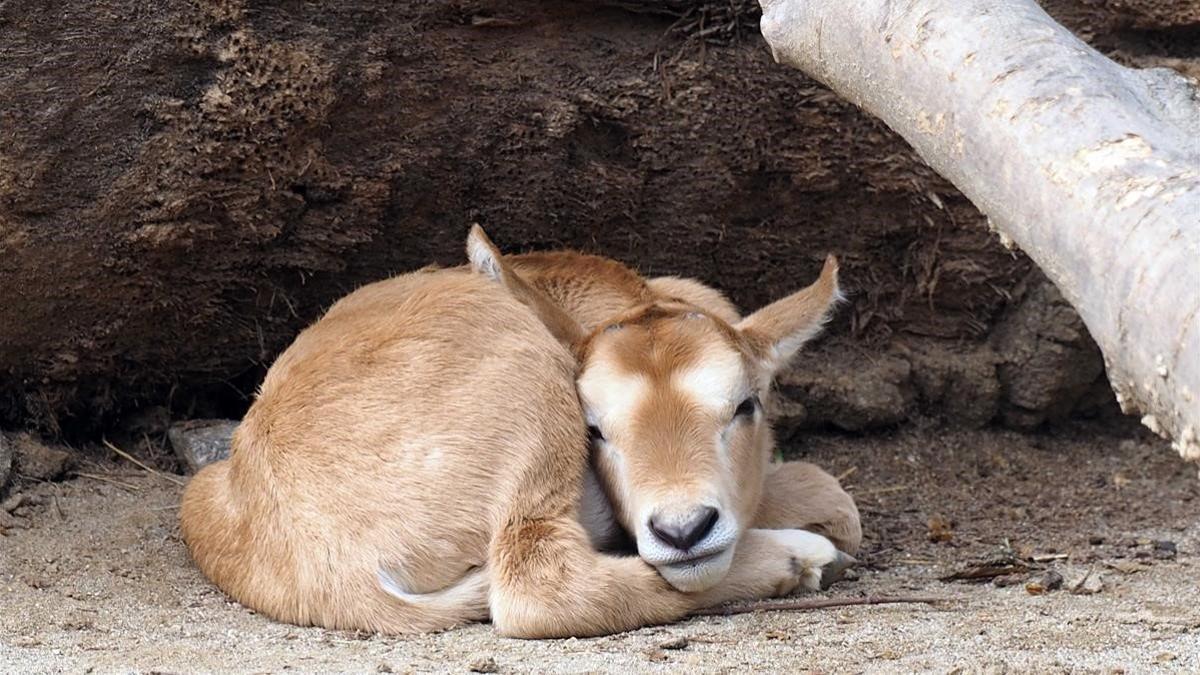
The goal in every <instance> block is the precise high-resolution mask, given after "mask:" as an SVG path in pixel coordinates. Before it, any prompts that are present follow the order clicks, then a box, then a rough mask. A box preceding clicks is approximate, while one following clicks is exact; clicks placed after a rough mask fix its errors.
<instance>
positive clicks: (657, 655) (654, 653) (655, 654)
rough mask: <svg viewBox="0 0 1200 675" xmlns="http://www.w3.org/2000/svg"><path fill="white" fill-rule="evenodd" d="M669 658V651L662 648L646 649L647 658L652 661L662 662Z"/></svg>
mask: <svg viewBox="0 0 1200 675" xmlns="http://www.w3.org/2000/svg"><path fill="white" fill-rule="evenodd" d="M668 658H669V657H668V656H667V653H666V652H664V651H663V650H661V649H650V650H647V651H646V660H647V661H650V662H651V663H662V662H663V661H666V660H667V659H668Z"/></svg>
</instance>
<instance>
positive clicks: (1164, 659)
mask: <svg viewBox="0 0 1200 675" xmlns="http://www.w3.org/2000/svg"><path fill="white" fill-rule="evenodd" d="M1175 659H1176V656H1175V655H1174V654H1172V653H1171V652H1161V653H1159V654H1158V655H1156V656H1155V657H1154V662H1155V663H1170V662H1171V661H1174V660H1175Z"/></svg>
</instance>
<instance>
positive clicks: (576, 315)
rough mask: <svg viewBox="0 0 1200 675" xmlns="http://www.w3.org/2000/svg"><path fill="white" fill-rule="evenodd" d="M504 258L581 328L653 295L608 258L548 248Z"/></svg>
mask: <svg viewBox="0 0 1200 675" xmlns="http://www.w3.org/2000/svg"><path fill="white" fill-rule="evenodd" d="M505 259H506V260H508V261H510V262H511V263H512V266H513V269H515V270H516V271H517V273H519V274H520V275H521V278H522V279H524V280H525V281H526V283H528V284H530V285H532V286H534V287H536V288H537V289H539V290H541V291H542V292H543V293H545V294H546V295H548V296H549V297H550V299H551V300H553V301H554V303H555V304H557V305H558V306H559V307H560V308H562V310H563V311H564V312H566V313H567V314H568V315H570V316H571V318H573V319H575V321H577V322H578V323H579V324H580V326H582V327H583V329H584V331H591V330H593V329H594V328H596V327H597V326H599V325H600V324H602V323H603V322H605V321H607V320H608V319H610V318H611V317H613V316H616V315H618V314H621V313H623V312H625V311H626V310H629V309H631V308H633V307H635V306H637V305H640V304H644V303H646V302H649V301H650V300H652V299H653V297H654V294H653V292H652V291H651V290H650V287H649V286H648V285H647V284H646V280H645V279H643V278H642V277H641V276H640V275H639V274H638V273H637V272H634V271H633V270H631V269H630V268H628V267H626V266H625V265H623V264H621V263H619V262H617V261H616V260H612V259H609V258H601V257H599V256H593V255H585V254H583V253H577V252H575V251H550V252H543V253H526V254H522V255H514V256H505Z"/></svg>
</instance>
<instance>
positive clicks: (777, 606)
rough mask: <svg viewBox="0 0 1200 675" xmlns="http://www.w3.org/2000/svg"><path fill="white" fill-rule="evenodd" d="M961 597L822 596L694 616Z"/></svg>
mask: <svg viewBox="0 0 1200 675" xmlns="http://www.w3.org/2000/svg"><path fill="white" fill-rule="evenodd" d="M959 599H960V598H935V597H928V596H897V597H881V596H874V595H871V596H867V597H865V598H821V599H817V600H772V601H767V602H758V603H754V604H750V605H730V606H725V607H709V608H707V609H701V610H699V611H696V612H692V616H732V615H734V614H753V613H755V612H784V611H807V610H813V609H828V608H830V607H853V606H857V605H896V604H903V603H916V604H924V605H934V604H939V603H943V602H954V601H956V600H959Z"/></svg>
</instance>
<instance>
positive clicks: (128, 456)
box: [101, 439, 184, 486]
mask: <svg viewBox="0 0 1200 675" xmlns="http://www.w3.org/2000/svg"><path fill="white" fill-rule="evenodd" d="M101 442H102V443H104V447H106V448H108V449H109V450H112V451H113V452H115V453H117V454H118V455H120V456H121V457H123V458H125V459H127V460H129V461H130V462H133V463H134V464H136V465H138V466H140V467H142V468H143V469H145V470H146V471H148V472H150V473H152V474H154V475H155V476H158V477H159V478H162V479H163V480H168V481H171V482H172V483H174V484H176V485H180V486H182V485H184V482H183V481H181V480H179V479H178V478H176V477H174V476H168V475H167V474H165V473H163V472H161V471H159V470H158V469H155V468H154V467H152V466H150V465H148V464H145V463H144V462H142V461H141V460H139V459H138V458H137V457H134V456H133V455H131V454H129V453H128V452H125V451H124V450H122V449H120V448H118V447H117V446H115V445H113V444H112V443H109V442H108V439H104V440H102V441H101Z"/></svg>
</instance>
